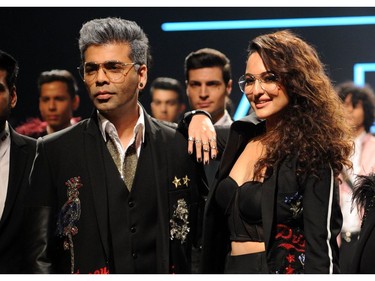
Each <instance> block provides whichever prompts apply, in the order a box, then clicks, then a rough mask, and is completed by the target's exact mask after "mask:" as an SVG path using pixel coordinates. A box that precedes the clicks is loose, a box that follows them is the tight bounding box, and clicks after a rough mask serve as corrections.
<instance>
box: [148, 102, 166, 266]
mask: <svg viewBox="0 0 375 281" xmlns="http://www.w3.org/2000/svg"><path fill="white" fill-rule="evenodd" d="M143 110H144V109H143ZM144 112H145V131H146V141H147V144H148V145H150V152H151V159H150V161H151V163H152V167H153V169H154V175H155V188H156V196H157V206H158V209H157V212H158V227H159V229H158V233H159V234H158V238H157V239H158V240H157V244H156V256H157V257H158V260H159V263H158V272H169V268H168V266H169V246H170V245H169V239H168V238H169V228H168V227H165V226H168V225H169V200H168V186H169V185H168V178H170V177H169V175H168V167H170V165H173V163H168V157H167V155H168V151H167V145H166V144H165V143H164V142H163V141H162V140H163V139H164V138H163V136H162V132H161V131H160V130H159V129H158V128H157V127H156V126H155V125H154V124H153V122H152V120H151V118H150V116H149V115H147V114H146V111H144ZM163 238H164V239H163Z"/></svg>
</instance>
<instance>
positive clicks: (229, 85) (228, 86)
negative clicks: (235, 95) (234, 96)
mask: <svg viewBox="0 0 375 281" xmlns="http://www.w3.org/2000/svg"><path fill="white" fill-rule="evenodd" d="M232 87H233V80H232V79H230V80H229V81H228V85H227V96H228V97H229V96H230V93H231V92H232Z"/></svg>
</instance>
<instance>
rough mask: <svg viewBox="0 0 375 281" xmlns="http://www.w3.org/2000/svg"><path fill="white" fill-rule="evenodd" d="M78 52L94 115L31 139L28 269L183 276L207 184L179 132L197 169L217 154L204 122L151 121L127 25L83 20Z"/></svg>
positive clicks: (136, 33) (134, 35)
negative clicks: (205, 144)
mask: <svg viewBox="0 0 375 281" xmlns="http://www.w3.org/2000/svg"><path fill="white" fill-rule="evenodd" d="M79 48H80V51H81V58H82V65H81V66H80V68H79V69H80V72H81V76H82V79H83V80H84V82H85V85H86V87H87V90H88V93H89V96H90V98H91V100H92V102H93V104H94V107H95V110H94V112H93V114H92V116H91V118H89V119H87V120H83V121H81V122H80V123H78V124H77V125H75V126H72V127H70V128H69V129H66V130H64V132H58V133H56V134H54V135H52V136H51V137H46V138H44V139H39V140H38V146H37V154H38V155H37V157H36V158H35V162H34V167H33V170H32V172H31V175H30V185H31V186H30V198H29V202H31V204H29V206H28V207H27V211H26V213H27V216H28V217H27V219H26V226H25V229H27V233H26V237H27V239H28V240H29V241H28V242H27V245H28V248H27V250H28V253H29V254H28V256H27V260H26V271H27V272H34V273H189V272H190V271H191V269H190V267H191V264H190V260H191V245H192V243H194V242H195V240H196V237H195V236H196V229H197V218H196V214H197V213H198V207H199V206H202V201H203V196H202V194H203V193H205V192H207V190H206V188H207V186H206V183H205V182H204V181H203V180H202V178H201V175H203V172H202V165H201V163H197V161H195V159H194V158H193V156H192V155H190V153H192V148H193V145H192V142H189V146H188V142H187V140H186V138H187V134H186V130H187V128H186V127H184V126H183V125H184V124H187V123H188V121H191V122H190V126H189V128H188V132H189V139H190V140H191V139H194V140H199V141H196V142H195V150H196V153H195V156H196V158H197V159H198V160H200V162H202V161H205V160H207V158H208V157H210V156H211V157H215V156H216V149H215V147H216V139H215V137H216V133H215V130H214V128H213V125H212V123H211V121H210V118H208V117H207V115H208V114H207V115H206V114H205V113H204V112H191V113H190V114H188V115H187V116H186V118H185V119H184V122H181V124H180V127H179V129H181V132H183V133H185V135H183V134H182V133H181V132H180V130H176V128H171V127H168V126H167V125H165V124H163V123H162V122H160V121H158V120H155V119H152V118H150V116H149V115H148V114H147V112H146V111H145V109H144V108H143V106H142V105H141V104H140V103H139V101H138V95H139V92H140V91H141V90H142V89H144V87H145V85H146V82H147V72H148V63H149V60H150V54H149V43H148V39H147V36H146V34H145V33H144V32H143V30H142V29H141V28H140V27H139V26H138V25H137V24H136V23H135V22H133V21H128V20H123V19H120V18H104V19H94V20H91V21H89V22H87V23H85V24H84V25H83V26H82V28H81V30H80V38H79ZM196 113H203V114H196ZM208 116H209V115H208ZM190 117H191V118H190ZM183 129H185V131H184V130H183ZM207 141H210V143H211V146H213V148H212V147H211V149H210V152H209V153H208V152H207V151H206V149H207V147H206V149H205V150H204V151H203V152H202V142H207ZM188 147H189V149H188V151H187V148H188Z"/></svg>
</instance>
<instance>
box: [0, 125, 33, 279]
mask: <svg viewBox="0 0 375 281" xmlns="http://www.w3.org/2000/svg"><path fill="white" fill-rule="evenodd" d="M9 129H10V139H11V145H10V167H9V182H8V191H7V196H6V201H5V206H4V212H3V215H2V217H1V220H0V273H20V270H21V265H22V264H21V259H22V258H23V255H24V253H23V251H22V250H23V249H22V241H23V239H22V232H23V228H22V227H23V225H22V216H23V204H24V200H27V198H25V192H26V190H27V186H28V179H29V173H30V170H31V167H32V164H33V160H34V156H35V149H36V140H35V139H32V138H29V137H26V136H23V135H20V134H18V133H16V132H15V131H14V130H13V129H12V128H11V127H10V126H9ZM0 180H1V179H0Z"/></svg>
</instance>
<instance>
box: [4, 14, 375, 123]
mask: <svg viewBox="0 0 375 281" xmlns="http://www.w3.org/2000/svg"><path fill="white" fill-rule="evenodd" d="M368 15H375V8H374V7H185V8H181V7H129V8H128V7H59V8H56V7H1V8H0V36H1V40H0V42H1V43H0V49H2V50H4V51H7V52H9V53H10V54H12V55H13V56H14V57H15V58H16V59H17V60H18V61H19V64H20V75H19V80H18V96H19V100H18V104H17V107H16V109H15V110H14V111H13V113H12V120H11V123H12V125H13V126H15V125H18V124H19V123H21V122H23V121H24V120H25V119H26V118H27V117H31V116H39V113H38V94H37V87H36V80H37V77H38V75H39V73H40V72H42V71H45V70H50V69H55V68H59V69H67V70H69V71H71V72H73V73H74V75H75V76H76V78H77V80H79V86H80V95H81V105H80V108H79V110H78V111H77V113H76V116H82V117H88V116H89V115H90V114H91V111H92V105H91V101H90V100H89V99H88V96H87V94H86V92H85V89H84V86H83V83H82V82H81V80H80V78H79V75H78V73H77V71H76V67H77V66H78V65H79V64H80V56H79V51H78V44H77V38H78V32H79V29H80V28H81V26H82V24H83V23H84V22H86V21H88V20H91V19H93V18H98V17H108V16H115V17H122V18H125V19H129V20H134V21H136V22H137V23H138V24H139V25H140V26H141V27H142V28H143V29H144V31H145V32H146V33H147V35H148V37H149V40H150V43H151V47H152V49H151V51H152V56H153V65H152V68H151V69H150V71H149V83H148V86H147V87H146V89H145V90H144V91H143V93H142V96H141V97H140V101H141V102H142V103H143V105H144V106H145V107H146V110H148V111H149V102H150V98H149V84H150V82H151V81H152V80H153V79H154V78H156V77H158V76H170V77H174V78H177V79H178V80H180V81H181V82H184V80H185V79H184V71H183V62H184V58H185V56H186V55H187V54H188V53H190V52H191V51H193V50H196V49H199V48H203V47H211V48H216V49H218V50H220V51H222V52H223V53H225V54H226V55H227V56H228V57H229V58H230V60H231V62H232V68H233V79H234V81H235V84H234V89H233V92H232V95H231V98H232V100H233V102H234V105H235V106H237V105H238V103H239V101H240V98H241V96H242V95H241V93H240V91H239V89H238V86H237V80H238V78H239V77H240V76H241V75H242V73H243V72H244V70H245V61H246V49H247V45H248V42H249V40H250V39H252V38H253V37H255V36H257V35H259V34H262V33H268V32H271V31H275V30H276V29H274V28H272V29H271V28H263V29H241V30H217V31H188V32H164V31H162V29H161V24H162V23H164V22H175V21H206V20H252V19H281V18H304V17H335V16H368ZM291 30H293V31H294V32H296V33H297V34H299V35H301V36H302V37H303V38H304V39H305V40H307V41H308V42H310V43H311V44H313V45H314V46H315V47H316V48H317V50H318V52H319V54H320V56H321V59H322V61H323V62H324V63H325V64H326V66H327V70H328V73H329V75H330V77H331V78H332V80H333V82H334V83H339V82H343V81H346V80H352V79H353V65H354V64H356V63H363V62H375V25H357V26H333V27H301V28H291ZM366 82H368V83H369V84H370V85H371V86H373V87H375V74H371V73H370V72H369V73H368V74H367V75H366Z"/></svg>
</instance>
